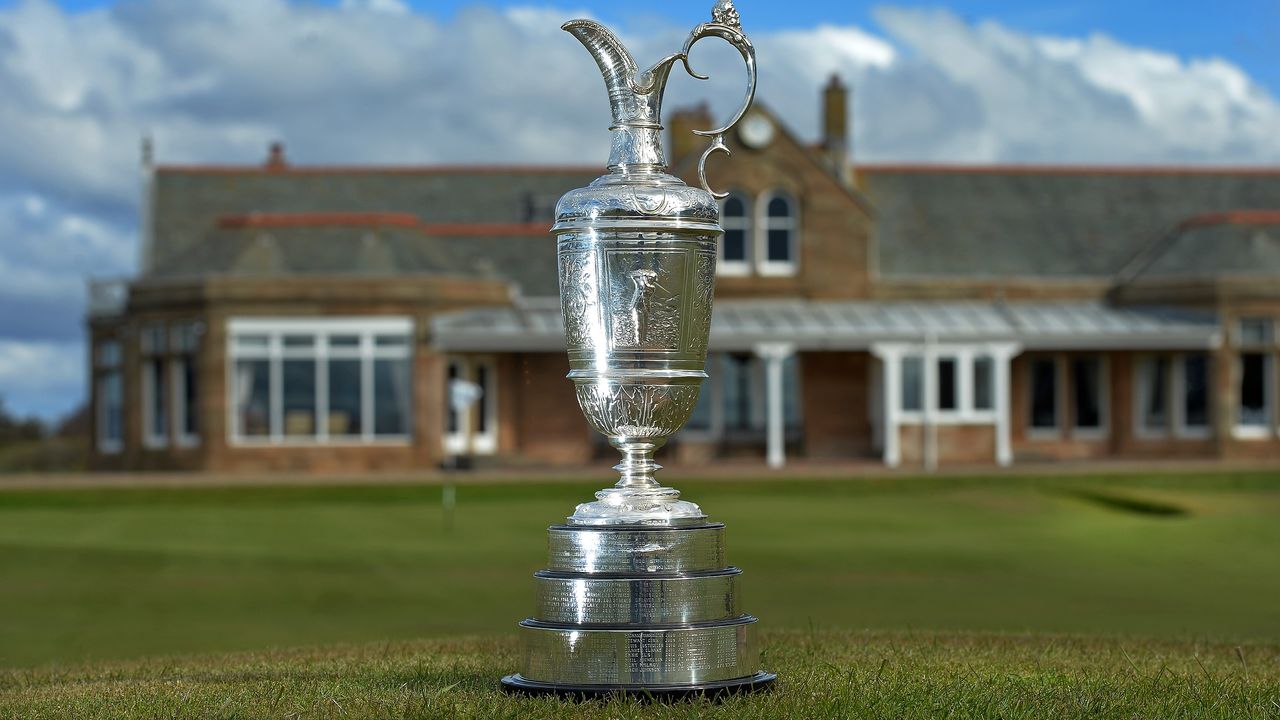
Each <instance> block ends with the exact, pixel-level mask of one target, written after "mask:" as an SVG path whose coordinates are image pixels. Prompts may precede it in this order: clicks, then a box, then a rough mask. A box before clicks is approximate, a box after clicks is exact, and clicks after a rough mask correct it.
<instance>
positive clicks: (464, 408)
mask: <svg viewBox="0 0 1280 720" xmlns="http://www.w3.org/2000/svg"><path fill="white" fill-rule="evenodd" d="M497 385H498V376H497V372H496V371H495V363H494V361H493V358H491V357H487V356H454V357H451V358H449V361H448V366H447V369H446V372H445V422H444V451H445V453H446V454H448V455H492V454H493V453H495V452H497V450H498V392H497Z"/></svg>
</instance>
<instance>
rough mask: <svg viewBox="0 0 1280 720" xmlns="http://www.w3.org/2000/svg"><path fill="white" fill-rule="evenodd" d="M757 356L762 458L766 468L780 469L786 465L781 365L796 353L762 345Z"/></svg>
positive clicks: (781, 345) (786, 345)
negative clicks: (762, 383) (762, 418)
mask: <svg viewBox="0 0 1280 720" xmlns="http://www.w3.org/2000/svg"><path fill="white" fill-rule="evenodd" d="M755 351H756V355H757V356H758V357H760V358H761V359H763V360H764V364H765V373H764V377H765V405H766V410H765V438H766V445H765V448H766V450H765V458H766V462H767V463H768V465H769V467H771V468H780V467H782V466H783V465H785V464H786V462H787V446H786V442H787V438H786V425H785V422H786V418H785V417H784V416H783V407H782V399H783V398H782V363H783V362H785V361H786V359H787V358H788V357H791V355H792V354H794V353H795V346H794V345H791V344H789V343H761V344H760V345H757V346H756V347H755Z"/></svg>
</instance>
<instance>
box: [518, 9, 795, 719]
mask: <svg viewBox="0 0 1280 720" xmlns="http://www.w3.org/2000/svg"><path fill="white" fill-rule="evenodd" d="M563 28H564V29H565V30H566V31H568V32H569V33H571V34H572V35H573V36H574V37H575V38H577V39H578V40H579V41H580V42H581V43H582V44H583V46H584V47H586V49H587V50H588V51H589V52H590V53H591V55H592V57H593V58H595V60H596V64H597V65H598V66H599V68H600V72H601V74H602V75H603V77H604V81H605V88H606V90H607V91H608V97H609V101H610V105H611V109H612V113H613V123H612V126H611V127H610V128H609V129H610V132H611V133H612V135H613V142H612V148H611V151H610V155H609V162H608V173H606V174H605V175H603V176H601V177H599V178H597V179H596V180H595V181H594V182H592V183H591V184H590V185H588V186H587V187H584V188H579V189H577V190H571V191H570V192H568V193H566V194H565V195H564V197H562V198H560V202H559V203H558V204H557V205H556V221H555V225H554V226H553V227H552V229H551V231H552V233H553V234H554V235H555V237H556V252H557V261H558V267H559V282H560V295H561V307H562V309H563V311H564V322H565V331H566V340H567V343H568V352H569V376H568V377H569V380H570V381H572V382H573V384H574V393H575V396H576V397H577V400H578V406H579V407H580V408H581V410H582V412H583V415H584V416H585V417H586V419H587V422H588V423H589V424H590V425H591V427H592V428H594V429H595V430H596V431H597V432H600V433H601V434H603V435H604V436H605V437H607V438H608V440H609V444H610V445H612V446H613V447H615V448H617V449H618V451H619V452H620V453H621V454H622V460H621V462H619V463H618V464H617V465H616V466H615V467H614V469H615V470H617V471H618V474H619V478H618V481H617V484H616V485H614V486H613V487H610V488H606V489H604V490H600V491H599V492H597V493H596V494H595V497H596V499H595V500H594V501H593V502H585V503H582V504H580V505H578V507H577V508H576V509H575V510H574V512H573V514H572V516H570V517H569V518H567V519H566V521H565V522H564V523H563V524H560V525H553V526H552V527H551V528H550V529H549V530H548V565H547V569H545V570H542V571H539V572H538V573H535V575H534V580H535V583H536V587H537V593H536V606H535V613H534V616H533V617H530V618H528V619H527V620H524V621H523V622H521V623H520V632H521V637H522V640H523V644H524V653H523V657H524V660H523V665H522V667H521V671H520V672H519V673H518V674H514V675H508V676H506V677H504V678H503V679H502V684H503V686H504V687H505V688H506V689H507V690H509V691H512V692H532V693H542V692H548V693H561V694H578V695H581V694H588V695H590V694H602V693H611V692H636V693H645V694H649V695H658V696H661V695H672V694H674V695H680V694H688V693H691V692H696V693H719V692H729V691H749V690H757V689H763V688H767V687H770V686H771V685H772V683H773V681H774V680H775V676H774V675H773V674H771V673H767V672H763V671H761V670H760V667H759V663H760V651H759V647H758V646H757V644H756V640H755V631H754V626H755V623H756V619H755V618H754V617H752V616H751V615H747V614H745V613H743V612H742V610H741V609H740V608H739V606H738V590H737V588H738V583H739V576H740V575H741V573H742V571H741V570H739V569H738V568H736V567H733V566H730V565H727V564H726V563H725V551H724V525H723V524H721V523H716V522H711V521H709V520H708V519H707V516H706V515H705V514H703V512H702V509H701V508H700V507H698V505H697V504H695V503H692V502H689V501H687V500H682V499H681V498H680V492H679V491H678V490H675V489H673V488H669V487H663V486H662V485H660V484H659V483H658V481H657V479H656V478H655V477H654V474H655V473H656V472H657V471H658V470H659V469H660V468H661V466H660V465H658V463H656V462H655V461H654V453H655V452H657V451H658V450H659V449H660V448H661V447H662V446H663V445H664V444H665V443H666V442H667V440H668V438H670V437H671V436H672V435H674V434H675V433H676V432H677V431H679V429H680V428H681V426H683V425H684V424H685V422H686V421H687V420H688V419H689V416H690V415H691V414H692V413H693V409H694V407H695V406H696V405H697V401H698V394H699V391H700V389H701V386H702V381H703V380H704V379H705V378H706V377H707V373H706V360H707V344H708V333H709V328H710V314H711V306H712V297H713V293H714V285H715V273H714V268H715V261H716V245H717V243H718V242H719V240H720V238H721V236H722V235H723V234H724V231H723V230H722V229H721V227H720V223H719V220H720V208H719V205H718V204H717V202H716V194H715V193H712V191H711V189H710V187H708V185H707V180H706V170H705V164H706V161H707V159H708V157H709V156H710V155H711V154H713V153H716V152H724V153H727V152H728V149H727V148H726V146H725V144H724V137H723V136H724V133H726V132H728V130H729V129H730V128H731V127H733V125H734V124H736V123H737V122H738V120H740V119H741V118H742V116H743V114H745V113H746V111H747V109H748V108H749V107H750V105H751V102H752V100H753V99H754V97H755V87H756V65H755V49H754V48H753V47H752V45H751V41H750V40H748V39H747V36H746V35H745V34H743V32H742V27H741V25H740V24H739V17H738V13H737V11H736V10H735V9H734V7H733V3H732V2H731V0H718V2H716V4H715V7H714V11H713V20H712V22H707V23H702V24H701V25H698V26H697V27H695V28H694V29H693V31H692V32H690V34H689V36H688V38H687V39H686V40H685V43H684V46H683V48H682V49H681V50H680V51H679V52H677V53H673V54H671V55H668V56H667V57H665V58H662V59H661V60H659V61H658V62H657V63H655V64H654V65H652V66H650V67H649V68H648V69H645V70H641V69H640V66H639V65H638V64H637V63H636V61H635V59H634V58H633V57H632V56H631V53H629V52H628V51H627V49H626V48H625V47H623V45H622V43H621V41H619V40H618V38H617V37H616V36H615V35H614V34H613V33H611V32H610V31H609V30H608V29H606V28H605V27H604V26H602V25H600V24H599V23H596V22H594V21H591V20H573V21H570V22H567V23H565V24H564V26H563ZM706 37H718V38H721V39H723V40H726V41H727V42H729V43H730V44H731V45H732V46H733V47H734V48H735V49H737V50H738V52H739V54H740V55H741V56H742V58H743V61H744V62H745V63H746V68H747V92H746V97H745V99H744V100H743V103H742V106H741V107H740V108H739V109H738V110H737V112H736V113H734V115H733V116H732V117H731V118H730V120H729V122H728V123H727V124H725V125H724V126H723V127H720V128H716V129H711V130H696V131H694V132H695V133H696V134H698V135H701V136H704V137H708V138H710V140H711V142H710V143H709V145H708V147H707V148H706V150H705V151H704V152H703V153H702V156H701V158H700V159H699V162H698V166H697V171H698V177H699V179H700V180H701V182H702V187H701V188H697V187H690V186H688V185H686V184H685V183H684V182H683V181H681V180H680V179H679V178H676V177H674V176H672V175H670V174H668V173H667V161H666V156H665V154H664V153H663V149H662V144H661V137H662V124H661V106H662V95H663V92H664V91H665V89H666V85H667V79H668V77H669V74H670V72H671V69H672V67H674V66H675V64H676V63H677V62H678V63H681V64H682V65H683V66H684V68H685V70H686V71H687V72H689V74H691V75H693V76H694V77H695V78H699V79H706V78H705V77H704V76H702V75H698V74H697V73H695V72H694V71H693V69H692V68H691V67H689V58H688V54H689V50H690V48H692V46H693V45H694V43H696V42H697V41H699V40H701V39H703V38H706Z"/></svg>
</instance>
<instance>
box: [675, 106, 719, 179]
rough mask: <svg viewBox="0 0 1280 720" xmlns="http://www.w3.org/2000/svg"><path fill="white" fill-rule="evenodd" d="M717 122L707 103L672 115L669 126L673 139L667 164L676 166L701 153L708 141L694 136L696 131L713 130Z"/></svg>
mask: <svg viewBox="0 0 1280 720" xmlns="http://www.w3.org/2000/svg"><path fill="white" fill-rule="evenodd" d="M714 122H715V121H714V120H712V119H711V108H710V106H708V105H707V104H706V103H705V102H704V103H702V104H700V105H697V106H695V107H691V108H685V109H684V110H677V111H675V112H673V113H671V118H670V119H669V120H668V121H667V125H668V126H670V129H671V138H670V141H669V143H668V145H667V148H668V149H667V163H668V164H670V165H672V166H674V165H676V164H677V163H679V162H680V161H681V160H683V159H684V158H686V157H688V156H689V155H691V154H697V153H701V152H702V150H703V146H704V145H705V144H706V139H705V138H703V137H701V136H698V135H694V134H693V131H694V130H712V129H714V127H715V126H714V125H713V124H712V123H714Z"/></svg>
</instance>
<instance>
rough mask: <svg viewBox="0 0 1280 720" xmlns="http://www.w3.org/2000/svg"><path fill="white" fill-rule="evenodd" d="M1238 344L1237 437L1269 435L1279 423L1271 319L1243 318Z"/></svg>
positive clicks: (1273, 332) (1237, 329) (1240, 323)
mask: <svg viewBox="0 0 1280 720" xmlns="http://www.w3.org/2000/svg"><path fill="white" fill-rule="evenodd" d="M1235 341H1236V347H1237V353H1238V355H1237V361H1236V362H1237V373H1236V375H1237V381H1236V391H1237V397H1238V402H1237V407H1236V434H1237V435H1242V436H1246V437H1247V436H1265V435H1267V434H1269V432H1270V429H1271V427H1272V425H1273V424H1274V422H1275V420H1274V418H1273V414H1274V406H1275V328H1274V326H1273V323H1272V321H1271V319H1270V318H1243V319H1241V320H1240V322H1239V324H1238V325H1237V328H1236V333H1235Z"/></svg>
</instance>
